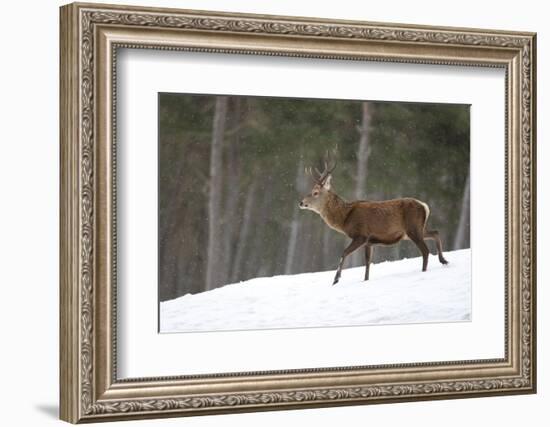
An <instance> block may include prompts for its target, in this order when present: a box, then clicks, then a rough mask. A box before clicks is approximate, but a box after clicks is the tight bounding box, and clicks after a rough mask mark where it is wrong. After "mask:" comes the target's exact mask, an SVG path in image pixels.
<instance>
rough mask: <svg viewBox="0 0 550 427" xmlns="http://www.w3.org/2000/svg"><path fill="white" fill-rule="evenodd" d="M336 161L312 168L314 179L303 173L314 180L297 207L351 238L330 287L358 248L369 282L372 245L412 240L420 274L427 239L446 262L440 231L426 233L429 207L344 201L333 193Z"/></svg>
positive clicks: (402, 200)
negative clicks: (420, 262)
mask: <svg viewBox="0 0 550 427" xmlns="http://www.w3.org/2000/svg"><path fill="white" fill-rule="evenodd" d="M336 163H337V162H336V161H334V162H333V164H332V165H330V166H329V164H328V161H325V168H324V170H323V172H320V171H319V170H318V169H317V168H315V172H316V174H317V177H314V176H313V172H312V169H311V168H308V169H306V173H307V174H308V175H310V176H312V177H313V178H314V181H315V182H314V185H313V188H312V189H311V192H310V193H309V194H308V195H306V196H305V197H304V198H303V199H302V201H301V202H300V204H299V207H300V209H306V210H310V211H313V212H315V213H317V214H319V215H320V216H321V218H322V219H323V220H324V222H325V223H326V224H327V225H328V226H329V227H330V228H332V229H333V230H335V231H337V232H339V233H341V234H344V235H345V236H347V237H349V238H350V239H351V243H349V245H348V246H347V247H346V248H345V249H344V251H343V253H342V256H341V257H340V261H339V263H338V269H337V270H336V275H335V277H334V281H333V283H332V285H333V286H334V285H336V284H337V283H338V281H339V280H340V276H341V275H342V267H343V266H344V261H345V259H346V257H347V256H348V255H350V254H351V253H353V252H355V251H356V250H357V249H359V248H361V247H364V248H365V281H367V280H369V269H370V263H371V260H372V254H373V247H374V246H375V245H385V246H389V245H394V244H397V243H398V242H400V241H402V240H411V241H412V242H413V243H414V244H415V245H416V246H417V247H418V249H419V251H420V253H421V254H422V271H423V272H425V271H426V270H427V268H428V256H429V254H430V250H429V249H428V246H427V245H426V240H434V241H435V244H436V247H437V255H438V258H439V262H440V263H441V264H443V265H446V264H448V261H447V260H446V259H445V257H444V256H443V248H442V244H441V239H440V237H439V232H438V231H437V230H428V229H427V228H426V223H427V221H428V217H429V216H430V208H429V207H428V205H427V204H426V203H424V202H421V201H420V200H417V199H414V198H411V197H406V198H398V199H392V200H383V201H369V200H354V201H350V202H348V201H346V200H344V199H343V198H341V197H340V196H338V195H337V194H336V193H335V192H334V191H333V190H332V185H331V181H332V173H333V172H334V170H335V169H336Z"/></svg>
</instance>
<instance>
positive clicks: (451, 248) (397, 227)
mask: <svg viewBox="0 0 550 427" xmlns="http://www.w3.org/2000/svg"><path fill="white" fill-rule="evenodd" d="M60 22H61V48H60V52H61V84H60V88H61V94H60V100H61V102H60V109H61V111H60V134H61V166H62V170H61V207H60V209H61V239H60V242H61V245H60V246H61V247H60V251H61V275H60V276H61V283H60V298H61V303H60V306H61V313H60V325H61V331H60V338H61V340H60V341H61V344H60V346H61V348H60V375H61V377H60V385H61V402H60V406H61V411H60V413H61V418H62V419H63V420H66V421H69V422H72V423H78V422H90V421H109V420H119V419H120V420H122V419H130V418H154V417H167V416H184V415H200V414H215V413H227V412H239V411H240V412H242V411H258V410H274V409H286V408H288V409H290V408H307V407H319V406H331V405H354V404H369V403H387V402H400V401H411V400H429V399H443V398H458V397H479V396H487V395H496V394H520V393H534V392H535V391H536V330H535V327H536V317H535V316H536V286H535V279H536V253H535V247H536V245H535V236H536V233H535V231H536V218H535V213H536V183H535V176H536V173H535V166H536V164H535V159H536V157H535V156H536V150H535V149H536V146H535V136H536V135H535V131H536V129H535V104H536V103H535V93H536V91H535V82H536V45H535V41H536V37H535V34H533V33H518V32H507V31H495V30H480V29H459V28H437V27H422V26H412V25H402V24H381V23H369V22H352V21H330V20H322V19H314V18H296V17H280V16H261V15H242V14H229V13H216V12H198V11H187V10H175V9H158V8H142V7H129V6H110V5H93V4H78V3H75V4H70V5H67V6H63V7H62V8H61V19H60Z"/></svg>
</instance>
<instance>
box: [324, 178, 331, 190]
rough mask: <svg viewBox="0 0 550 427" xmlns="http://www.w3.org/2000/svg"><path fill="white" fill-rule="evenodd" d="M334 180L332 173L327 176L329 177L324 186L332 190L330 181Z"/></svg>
mask: <svg viewBox="0 0 550 427" xmlns="http://www.w3.org/2000/svg"><path fill="white" fill-rule="evenodd" d="M331 180H332V175H329V176H327V179H326V180H325V183H324V184H323V187H325V188H326V189H327V190H330V181H331Z"/></svg>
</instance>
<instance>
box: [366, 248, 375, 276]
mask: <svg viewBox="0 0 550 427" xmlns="http://www.w3.org/2000/svg"><path fill="white" fill-rule="evenodd" d="M372 249H373V247H372V245H370V244H369V243H367V244H366V246H365V280H369V268H370V261H371V259H372Z"/></svg>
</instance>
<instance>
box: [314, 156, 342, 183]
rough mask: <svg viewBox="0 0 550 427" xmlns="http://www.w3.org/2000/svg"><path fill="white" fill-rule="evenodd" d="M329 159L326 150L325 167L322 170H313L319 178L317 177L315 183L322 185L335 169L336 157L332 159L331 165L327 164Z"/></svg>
mask: <svg viewBox="0 0 550 427" xmlns="http://www.w3.org/2000/svg"><path fill="white" fill-rule="evenodd" d="M329 161H330V154H329V152H328V151H327V153H326V158H325V169H324V170H323V172H319V169H317V168H315V172H317V174H318V175H319V178H317V183H318V184H319V185H324V184H325V182H326V180H327V178H328V177H329V175H330V174H331V173H332V172H333V171H334V169H336V165H337V164H338V161H337V160H336V159H334V160H333V163H332V165H331V166H329Z"/></svg>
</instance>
